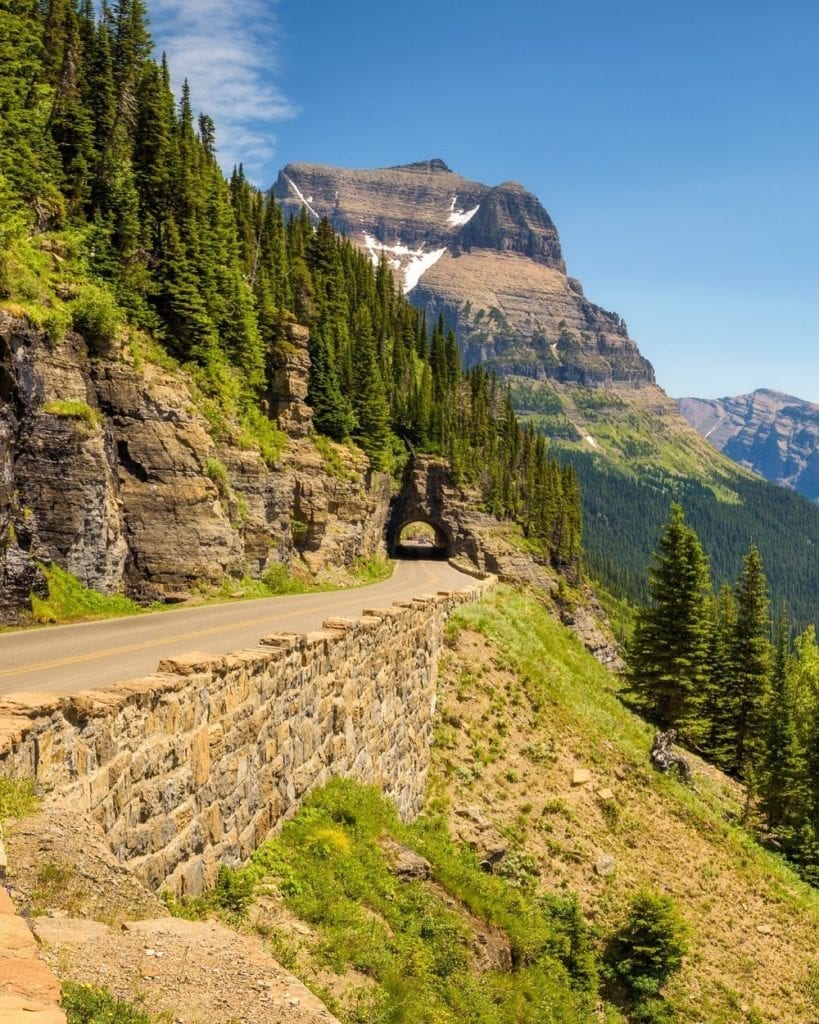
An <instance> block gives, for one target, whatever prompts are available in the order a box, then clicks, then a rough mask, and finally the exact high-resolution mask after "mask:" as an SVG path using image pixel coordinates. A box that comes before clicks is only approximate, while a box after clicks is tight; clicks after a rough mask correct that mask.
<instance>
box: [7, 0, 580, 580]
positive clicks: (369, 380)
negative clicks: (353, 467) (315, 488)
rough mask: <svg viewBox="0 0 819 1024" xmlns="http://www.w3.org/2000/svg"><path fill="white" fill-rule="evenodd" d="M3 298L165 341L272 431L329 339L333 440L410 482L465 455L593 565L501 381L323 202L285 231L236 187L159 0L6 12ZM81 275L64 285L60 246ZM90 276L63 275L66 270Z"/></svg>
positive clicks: (327, 381) (317, 407)
mask: <svg viewBox="0 0 819 1024" xmlns="http://www.w3.org/2000/svg"><path fill="white" fill-rule="evenodd" d="M0 54H2V63H1V64H0V67H2V72H0V133H1V137H0V210H2V216H0V253H2V255H0V300H6V308H9V309H15V308H17V309H19V311H20V312H21V313H22V314H24V315H27V316H28V317H29V319H31V320H32V321H33V322H35V323H36V324H38V325H40V326H42V327H43V328H44V329H45V330H46V331H47V332H48V333H49V335H50V336H51V337H54V336H55V335H56V336H59V335H61V334H63V333H64V332H65V331H66V330H67V329H69V328H74V329H75V330H77V331H79V332H80V333H81V334H83V335H84V337H85V338H86V340H87V341H88V343H89V345H90V346H91V347H92V350H93V351H94V352H95V354H97V355H101V354H105V352H106V351H107V347H108V346H109V345H110V342H111V341H112V339H113V338H114V337H115V336H116V335H117V332H118V331H119V330H120V328H121V326H122V325H124V326H125V329H126V330H134V331H139V332H142V333H143V334H144V335H147V336H149V337H150V338H151V339H153V340H154V342H158V343H160V345H161V346H162V348H163V350H164V352H165V353H166V354H167V355H170V356H171V357H172V358H173V359H174V360H176V361H177V362H178V363H180V364H182V365H183V366H184V367H185V368H186V369H187V370H188V371H189V372H190V373H191V375H192V376H193V378H194V379H195V380H196V382H197V384H198V385H199V387H200V389H201V390H202V392H204V393H205V394H206V395H208V396H209V397H211V398H213V399H214V400H215V401H217V402H220V403H222V404H223V405H224V406H225V407H228V408H230V410H231V411H232V412H233V413H234V414H235V415H236V416H237V417H238V418H239V419H240V420H241V421H242V423H243V424H244V426H245V428H246V431H247V432H249V433H250V434H256V435H257V437H258V439H259V443H260V445H261V446H262V450H264V445H263V442H264V438H265V437H266V436H269V434H270V431H271V429H272V427H271V424H270V421H269V418H268V416H267V413H266V409H267V407H268V402H267V399H266V395H267V393H268V389H269V378H270V369H269V367H270V363H271V357H272V355H273V353H275V350H276V348H277V347H280V346H282V345H286V344H287V341H286V326H287V324H288V323H289V322H292V321H294V320H295V321H297V322H299V323H301V324H304V325H306V326H307V327H308V328H309V329H310V354H311V359H312V367H311V373H310V390H309V396H308V401H309V402H310V403H311V405H312V406H313V409H314V413H315V425H316V428H317V429H318V431H320V432H321V433H323V434H325V435H327V436H329V437H331V438H333V439H335V440H337V441H346V440H351V441H353V442H355V443H357V444H358V445H359V446H360V447H361V448H362V449H363V450H364V451H365V452H366V453H367V455H368V456H369V458H370V462H371V465H372V467H373V468H374V469H376V470H386V471H392V472H393V473H394V474H395V475H397V474H398V473H399V472H400V470H401V467H402V465H403V463H404V462H405V461H406V457H407V452H408V451H410V450H413V449H414V450H421V451H425V452H432V453H437V454H439V455H441V456H442V457H444V458H446V459H447V460H448V461H449V463H450V465H451V467H452V470H453V473H454V474H455V477H456V478H457V479H458V480H460V481H461V482H463V483H466V484H470V485H473V486H476V487H477V488H479V490H480V493H481V495H482V497H483V500H484V502H485V505H486V508H487V509H488V510H489V511H491V512H492V513H493V514H495V515H497V516H499V517H506V518H509V519H512V520H514V521H516V522H518V523H519V524H520V525H521V527H522V528H523V530H524V533H525V534H526V536H527V537H528V538H529V540H530V541H531V543H532V545H533V547H534V548H535V549H536V550H537V551H539V552H540V553H541V555H542V557H544V558H545V559H547V560H549V561H551V562H552V564H554V565H556V566H559V567H563V568H565V569H568V570H571V571H573V570H574V569H575V568H576V567H577V566H578V565H579V558H580V538H581V527H580V506H579V487H578V484H577V478H576V475H575V472H574V470H573V469H572V468H571V467H567V468H564V469H561V468H560V467H559V466H558V465H557V463H556V462H554V461H553V460H551V459H549V458H548V457H547V454H546V447H545V441H544V439H543V438H542V437H538V436H537V435H536V434H535V432H534V431H532V430H526V431H524V430H522V429H521V428H520V426H519V425H518V423H517V420H516V417H515V414H514V411H513V409H512V406H511V403H510V401H509V396H508V394H507V392H506V390H505V389H504V388H503V387H501V386H500V385H499V384H498V382H497V381H496V380H495V379H494V378H493V377H492V376H491V375H488V374H486V373H485V372H483V371H481V370H480V369H478V370H474V371H472V372H470V373H468V374H465V373H463V372H462V369H461V365H460V359H459V355H458V349H457V345H456V343H455V339H454V336H453V335H452V334H451V333H446V332H445V331H444V328H443V325H442V324H440V323H439V324H436V325H433V327H432V329H431V330H428V327H427V325H426V323H425V322H424V318H423V317H422V315H421V314H419V313H418V312H417V311H415V310H414V309H413V308H412V307H411V306H410V305H409V303H408V302H407V301H406V300H405V298H404V297H403V296H402V295H401V293H400V290H399V289H398V288H397V287H396V283H395V281H394V279H393V276H392V272H391V270H390V269H389V267H388V266H387V264H386V263H385V262H383V261H382V262H381V264H380V265H379V266H377V267H374V266H373V265H372V264H371V262H370V261H369V260H368V259H367V258H366V257H365V256H363V255H361V254H360V253H359V252H357V251H356V249H355V248H354V247H353V245H352V244H351V243H350V242H349V241H347V240H345V239H340V238H338V237H336V236H335V234H334V233H333V231H332V229H331V228H330V226H329V224H327V223H321V224H318V225H317V224H315V223H313V222H311V220H310V218H309V217H308V215H307V213H306V212H303V213H302V215H301V216H299V217H296V218H293V219H292V220H291V221H290V222H289V223H287V224H285V223H284V221H283V218H282V215H281V211H280V209H279V207H278V206H277V204H276V202H275V201H274V200H273V199H272V197H268V196H266V195H265V194H264V193H263V192H261V191H260V190H259V189H257V188H255V187H254V186H253V185H252V184H251V183H250V182H249V181H248V180H247V178H246V177H245V174H244V173H243V170H242V168H241V167H237V168H235V169H234V171H233V173H232V174H231V175H230V176H229V177H226V176H225V175H224V174H223V173H222V170H221V169H220V167H219V164H218V161H217V152H218V137H217V134H216V126H215V124H214V122H213V119H212V118H211V117H209V116H208V115H207V114H206V113H197V112H196V111H195V106H194V100H193V97H192V94H191V89H190V87H189V85H188V83H187V82H186V83H185V84H184V87H183V88H182V91H181V97H180V98H179V100H178V101H177V99H176V98H175V96H174V93H173V91H172V89H171V74H170V70H169V67H168V64H167V61H166V60H165V58H164V56H163V57H162V59H160V60H158V61H157V60H156V59H155V58H154V56H153V44H152V40H151V36H150V32H149V26H148V18H147V12H146V7H145V4H144V2H143V0H115V2H113V3H107V2H105V3H103V4H102V7H101V10H100V12H99V14H97V12H96V10H95V7H94V4H93V2H92V0H10V3H8V4H6V5H5V6H4V9H3V11H2V12H0ZM44 252H45V253H47V254H51V255H54V256H55V257H56V258H58V259H59V260H60V261H61V262H62V264H63V267H64V270H63V275H62V276H63V280H62V281H61V282H60V285H59V288H57V289H49V288H48V287H47V286H44V283H43V280H44V274H43V273H41V268H42V266H43V254H44ZM66 267H67V268H69V270H70V271H72V272H73V278H72V280H70V281H69V282H66V281H65V280H64V278H65V276H66V271H65V268H66Z"/></svg>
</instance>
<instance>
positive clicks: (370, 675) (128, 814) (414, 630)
mask: <svg viewBox="0 0 819 1024" xmlns="http://www.w3.org/2000/svg"><path fill="white" fill-rule="evenodd" d="M494 584H495V580H494V578H493V577H489V578H486V579H484V580H482V581H475V582H473V583H471V584H470V585H469V586H468V587H467V588H465V589H464V590H461V591H454V592H452V591H442V592H439V593H438V594H436V595H422V596H420V597H418V598H416V599H414V600H412V601H407V602H403V603H400V604H397V605H394V606H393V607H390V608H377V609H373V610H371V611H367V612H365V614H364V615H363V616H362V617H360V618H357V619H329V620H327V621H326V622H325V623H324V628H323V629H322V630H320V631H317V632H312V633H306V634H291V633H277V634H273V635H270V636H266V637H264V638H263V639H262V640H261V641H260V643H259V645H258V646H257V647H253V648H250V649H248V650H244V651H239V652H237V653H234V654H230V655H226V656H222V657H212V656H210V655H205V654H191V655H189V656H186V657H184V658H174V659H169V660H166V661H163V662H160V665H159V671H158V673H157V674H156V675H153V676H150V677H147V678H144V679H137V680H132V681H130V682H127V683H121V684H118V685H116V686H113V687H108V688H105V689H100V690H89V691H86V692H82V693H77V694H73V695H70V696H60V695H53V694H16V695H12V696H9V697H5V698H3V699H2V700H0V772H2V773H3V774H6V775H8V776H11V777H14V778H33V779H35V780H36V781H37V783H38V785H39V786H41V787H42V789H43V790H44V792H45V793H46V794H47V799H48V800H49V801H57V802H59V803H60V804H61V805H63V806H65V805H68V806H71V807H74V808H76V809H77V810H78V811H79V812H81V813H87V814H90V815H91V816H92V817H93V818H94V819H95V820H96V821H97V822H98V823H99V825H100V826H101V827H102V830H103V833H104V834H105V837H106V839H107V842H108V844H109V845H110V847H111V849H112V850H113V852H114V853H115V855H116V856H117V857H118V859H119V860H120V861H121V862H122V863H124V864H126V865H127V866H128V867H129V868H130V869H131V870H132V871H134V873H135V874H136V875H137V876H138V877H139V878H140V879H141V880H142V881H143V882H144V883H146V884H147V885H148V886H150V887H151V888H154V889H156V888H158V887H160V886H162V885H167V886H168V887H170V888H171V889H172V890H173V891H174V892H176V893H177V894H181V893H190V894H197V893H200V892H202V891H203V890H204V889H206V888H208V887H209V886H210V885H212V884H213V882H214V881H215V878H216V874H217V872H218V867H219V864H220V863H221V862H225V863H229V864H238V863H241V862H242V861H244V860H246V859H247V858H248V857H249V856H250V854H251V853H252V852H253V851H254V850H255V849H256V848H257V847H258V845H259V844H260V843H261V842H262V841H263V840H264V838H265V837H266V836H267V835H268V834H269V833H270V831H271V829H272V828H273V827H275V826H276V825H277V824H278V823H279V822H281V821H282V820H283V819H284V818H286V817H287V816H289V815H291V814H293V813H295V811H296V810H297V809H298V807H299V806H300V803H301V801H302V800H303V798H304V797H305V795H306V794H307V793H309V792H310V790H312V789H313V788H314V787H317V786H320V785H322V784H324V783H325V782H327V781H328V780H329V779H330V778H331V777H332V776H334V775H348V776H352V777H354V778H357V779H359V780H361V781H363V782H367V783H373V784H377V785H380V786H381V787H382V788H383V790H384V792H385V793H386V794H388V795H389V796H391V797H392V798H393V799H394V800H395V801H396V803H397V805H398V808H399V810H400V812H401V814H402V815H404V816H405V817H409V816H411V815H413V814H414V813H417V811H418V810H419V809H420V807H421V803H422V799H423V794H424V789H425V785H426V777H427V771H428V767H429V752H430V746H431V742H432V726H433V716H434V710H435V694H436V673H437V661H438V655H439V652H440V649H441V646H442V644H443V626H444V623H445V621H446V619H447V617H448V616H449V614H450V613H451V612H452V611H453V610H454V609H455V608H457V607H458V606H459V605H461V604H464V603H466V602H471V601H475V600H478V599H480V598H481V597H482V596H483V595H484V593H486V591H487V590H488V589H490V588H492V587H493V586H494ZM0 945H2V944H1V943H0Z"/></svg>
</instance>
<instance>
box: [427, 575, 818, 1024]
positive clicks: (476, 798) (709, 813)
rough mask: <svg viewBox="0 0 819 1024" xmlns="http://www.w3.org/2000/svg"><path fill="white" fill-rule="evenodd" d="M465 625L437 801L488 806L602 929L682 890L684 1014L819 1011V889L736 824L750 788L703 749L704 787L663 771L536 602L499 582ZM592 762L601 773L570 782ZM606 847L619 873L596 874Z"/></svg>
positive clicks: (714, 1018) (741, 1017)
mask: <svg viewBox="0 0 819 1024" xmlns="http://www.w3.org/2000/svg"><path fill="white" fill-rule="evenodd" d="M452 634H453V635H452V649H451V651H450V652H449V653H448V655H447V657H446V661H445V665H444V670H443V672H442V682H441V694H440V704H439V714H440V725H439V730H438V745H437V747H436V750H435V768H434V773H433V794H434V795H433V798H432V799H433V806H435V804H436V802H437V803H438V804H439V805H443V806H446V807H448V809H449V814H450V819H451V823H452V825H453V827H457V824H458V821H459V816H458V814H457V813H456V812H457V810H458V809H460V808H463V807H464V806H468V805H473V804H476V805H478V806H480V807H481V809H482V811H483V813H484V814H485V815H486V816H487V817H488V818H489V819H490V820H492V821H493V822H494V823H495V824H497V825H498V826H499V827H501V828H502V830H503V831H504V832H505V833H506V834H507V835H508V836H509V837H510V840H511V843H512V849H513V850H517V851H519V853H520V854H529V855H530V856H532V857H533V858H534V862H535V864H536V866H537V870H538V871H539V875H540V884H541V885H542V887H543V888H544V889H545V890H546V891H549V892H557V893H561V892H564V891H571V890H574V891H577V892H579V893H580V896H581V901H582V905H583V908H584V911H585V913H586V915H587V917H588V918H589V919H590V920H592V921H594V922H596V923H597V924H598V925H599V926H601V928H602V930H603V931H604V932H608V931H609V930H610V928H611V926H612V925H613V924H614V922H615V921H616V920H617V918H618V915H619V914H620V913H621V912H622V909H623V906H624V903H625V901H626V899H627V898H628V896H629V895H630V894H631V893H632V892H633V891H634V890H635V889H636V888H638V887H640V886H641V885H643V884H648V885H650V886H652V887H653V888H655V889H658V890H660V891H663V892H667V893H669V894H671V895H672V896H673V897H674V899H675V900H676V901H677V902H678V903H679V905H680V907H681V908H682V910H683V913H684V915H685V917H686V918H687V919H688V921H689V922H690V924H691V926H692V930H693V934H694V945H693V951H692V954H691V956H689V958H688V960H687V962H686V965H685V967H684V970H683V973H682V974H681V976H680V977H679V979H678V980H677V981H675V982H674V983H673V984H672V987H671V990H670V992H669V998H670V999H671V1001H672V1002H673V1003H674V1004H675V1006H676V1007H677V1008H678V1010H679V1014H680V1019H681V1020H682V1021H686V1022H691V1024H694V1022H698V1021H702V1022H705V1021H707V1022H708V1024H733V1022H740V1021H766V1022H786V1021H787V1022H793V1024H797V1022H799V1024H805V1022H808V1021H813V1020H816V1019H818V1018H819V970H818V969H817V966H816V961H815V950H816V948H817V943H819V894H818V893H816V892H815V891H814V890H811V889H810V888H808V887H807V886H805V885H804V884H802V883H801V882H800V881H799V880H798V879H797V878H796V877H795V876H794V875H793V873H792V872H791V871H790V870H789V869H788V868H787V867H786V866H784V865H783V864H782V862H781V861H780V860H779V859H778V858H776V857H774V856H772V855H770V854H768V853H766V852H764V851H763V850H762V849H761V848H759V847H758V846H757V845H756V844H755V843H754V842H753V841H752V840H751V839H750V838H749V837H748V835H747V833H746V832H745V831H744V830H743V829H741V828H740V827H739V825H738V824H736V822H737V820H738V815H739V812H740V801H741V798H742V794H741V792H740V790H739V788H738V787H737V786H736V785H735V784H734V783H733V782H731V780H729V779H727V778H726V777H724V776H722V775H721V774H720V773H719V772H717V771H715V770H714V769H712V768H710V767H709V766H707V765H704V764H702V763H701V762H698V761H696V760H695V776H696V784H697V788H698V790H699V794H695V793H693V792H691V791H690V790H689V789H687V788H686V787H684V786H683V785H681V784H680V783H678V782H677V781H675V780H674V779H668V778H665V777H662V776H658V775H657V774H656V773H654V772H652V771H651V770H650V769H649V768H648V766H647V752H648V748H649V746H650V742H651V729H650V728H649V727H648V726H647V725H645V723H643V722H642V721H641V720H640V719H639V718H637V717H636V716H634V715H633V714H631V713H630V712H629V711H627V710H626V709H625V708H624V707H623V705H622V704H621V703H620V701H619V700H618V698H617V696H616V695H615V691H616V681H615V680H614V678H613V677H612V676H611V675H609V674H608V673H607V672H606V670H604V669H603V668H601V667H600V666H599V665H598V664H597V663H596V662H595V661H594V660H593V659H592V658H591V657H589V656H588V655H587V654H586V653H585V651H583V650H582V649H581V647H580V645H579V644H578V643H577V642H576V640H575V639H574V638H573V637H572V636H571V635H570V634H569V633H568V632H567V631H566V630H565V629H564V628H563V627H561V626H560V625H558V624H557V623H555V622H554V621H553V620H552V619H550V618H549V616H548V615H547V614H546V612H545V611H544V609H543V608H542V607H541V606H540V605H539V604H538V603H536V602H535V601H533V600H532V599H529V598H527V597H525V596H522V595H520V594H515V593H513V592H511V591H508V590H501V591H500V592H499V593H498V594H497V595H496V596H495V597H493V598H492V599H490V600H488V601H485V602H483V603H481V604H480V605H477V606H472V607H470V608H467V609H464V610H463V611H460V612H459V613H458V614H457V616H456V617H455V620H454V621H453V624H452ZM579 767H585V768H589V769H590V770H591V772H592V782H591V783H590V784H588V785H584V786H572V783H571V780H572V772H573V770H574V769H575V768H579ZM600 788H603V789H605V788H610V789H611V790H613V792H614V799H613V800H604V799H601V798H600V797H599V796H597V791H598V790H599V789H600ZM603 854H607V855H610V856H613V857H614V859H615V870H614V872H613V874H612V875H610V876H609V877H600V876H599V875H598V874H597V873H596V872H595V870H594V864H595V862H596V860H597V858H598V857H600V856H601V855H603Z"/></svg>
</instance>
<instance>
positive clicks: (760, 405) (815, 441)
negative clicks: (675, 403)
mask: <svg viewBox="0 0 819 1024" xmlns="http://www.w3.org/2000/svg"><path fill="white" fill-rule="evenodd" d="M679 406H680V411H681V412H682V414H683V416H685V418H686V419H687V420H688V422H689V423H690V424H691V426H692V427H694V428H695V429H696V430H698V431H699V432H700V433H701V434H702V435H703V437H705V438H706V439H707V440H708V441H710V442H711V444H713V445H714V447H716V448H718V449H719V450H720V451H721V452H724V453H725V454H726V455H728V456H729V457H730V458H732V459H734V461H735V462H738V463H739V464H740V465H741V466H745V467H747V468H748V469H752V470H754V471H755V472H757V473H759V474H760V476H763V477H765V479H766V480H770V481H771V482H772V483H776V484H781V485H782V486H784V487H789V488H791V489H792V490H795V491H798V492H799V493H800V494H802V495H804V496H805V497H806V498H809V499H810V500H811V501H819V405H816V404H815V403H814V402H808V401H806V400H804V399H801V398H794V397H793V396H792V395H785V394H782V393H781V392H779V391H771V390H769V389H767V388H760V389H758V390H756V391H753V392H752V393H751V394H748V395H736V396H734V397H730V398H716V399H704V398H681V399H680V400H679Z"/></svg>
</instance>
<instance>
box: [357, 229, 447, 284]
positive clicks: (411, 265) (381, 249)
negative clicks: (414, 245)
mask: <svg viewBox="0 0 819 1024" xmlns="http://www.w3.org/2000/svg"><path fill="white" fill-rule="evenodd" d="M364 246H365V248H366V249H367V253H368V255H369V257H370V259H371V260H372V264H373V266H374V267H377V266H378V263H379V261H380V259H381V256H382V255H384V256H387V257H388V259H387V262H388V263H389V265H390V266H391V267H392V268H393V270H398V269H399V268H400V269H402V270H403V273H404V294H405V295H406V294H408V293H409V292H411V291H412V289H413V288H414V287H415V286H416V285H417V284H418V282H419V281H420V280H421V278H422V276H423V275H424V274H425V273H426V271H427V270H429V268H430V267H432V266H434V265H435V264H436V263H437V262H438V260H439V259H440V258H441V257H442V256H443V255H444V253H445V252H446V246H444V247H443V249H433V250H432V251H431V252H425V251H424V249H423V247H421V248H420V249H410V248H409V247H408V246H406V245H403V244H402V242H401V241H400V239H399V242H398V244H397V245H384V243H383V242H379V241H378V239H377V238H375V237H374V236H373V235H371V234H369V233H368V232H367V231H365V232H364Z"/></svg>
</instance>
